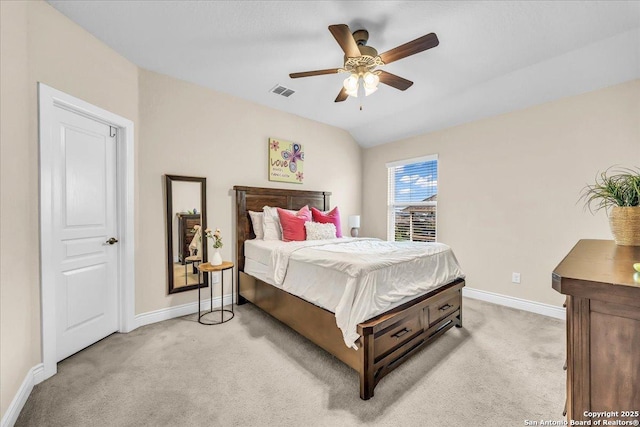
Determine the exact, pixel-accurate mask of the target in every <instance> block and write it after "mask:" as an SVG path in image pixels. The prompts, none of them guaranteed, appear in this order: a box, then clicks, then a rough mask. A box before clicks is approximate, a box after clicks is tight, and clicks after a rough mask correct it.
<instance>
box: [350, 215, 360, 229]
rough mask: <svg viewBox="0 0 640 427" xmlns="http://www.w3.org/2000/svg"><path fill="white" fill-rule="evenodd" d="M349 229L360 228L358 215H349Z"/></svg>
mask: <svg viewBox="0 0 640 427" xmlns="http://www.w3.org/2000/svg"><path fill="white" fill-rule="evenodd" d="M349 228H360V215H349Z"/></svg>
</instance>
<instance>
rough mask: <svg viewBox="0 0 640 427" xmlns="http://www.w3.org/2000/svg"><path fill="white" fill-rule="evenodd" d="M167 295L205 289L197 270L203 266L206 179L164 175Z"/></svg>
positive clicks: (203, 277)
mask: <svg viewBox="0 0 640 427" xmlns="http://www.w3.org/2000/svg"><path fill="white" fill-rule="evenodd" d="M165 192H166V199H167V212H166V215H167V282H168V283H169V293H170V294H174V293H176V292H184V291H189V290H191V289H197V288H198V286H200V287H207V286H208V284H209V283H208V277H207V275H206V274H199V271H198V269H197V266H198V265H199V264H200V263H203V262H207V241H206V237H205V236H204V230H205V229H206V228H207V199H206V193H207V179H206V178H197V177H192V176H178V175H165Z"/></svg>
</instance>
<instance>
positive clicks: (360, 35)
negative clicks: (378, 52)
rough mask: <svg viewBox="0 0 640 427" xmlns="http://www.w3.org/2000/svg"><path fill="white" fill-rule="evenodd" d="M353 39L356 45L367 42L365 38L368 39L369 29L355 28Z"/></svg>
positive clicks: (362, 44)
mask: <svg viewBox="0 0 640 427" xmlns="http://www.w3.org/2000/svg"><path fill="white" fill-rule="evenodd" d="M353 39H354V40H355V41H356V44H357V45H358V46H365V45H366V44H367V40H369V31H367V30H356V31H354V32H353Z"/></svg>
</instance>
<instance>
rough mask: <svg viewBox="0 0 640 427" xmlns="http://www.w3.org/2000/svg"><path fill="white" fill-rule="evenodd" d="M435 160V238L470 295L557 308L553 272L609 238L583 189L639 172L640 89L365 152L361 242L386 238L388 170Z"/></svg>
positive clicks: (611, 91)
mask: <svg viewBox="0 0 640 427" xmlns="http://www.w3.org/2000/svg"><path fill="white" fill-rule="evenodd" d="M426 114H427V113H426ZM433 153H437V154H439V172H438V185H439V193H440V194H438V238H439V240H440V241H441V242H443V243H447V244H449V245H451V246H452V247H453V249H454V251H455V253H456V255H457V257H458V260H459V261H460V264H461V266H462V268H463V270H464V271H465V272H466V274H467V286H469V287H472V288H477V289H481V290H485V291H490V292H495V293H499V294H504V295H509V296H513V297H518V298H524V299H527V300H531V301H538V302H541V303H549V304H555V305H560V304H561V303H562V301H563V298H562V297H561V296H560V295H559V294H558V293H556V292H555V291H553V290H552V289H551V272H552V270H553V269H554V267H555V266H556V265H557V264H558V263H559V262H560V261H561V260H562V258H563V256H564V255H565V254H566V253H567V251H569V250H570V249H571V247H572V246H573V245H574V244H575V243H576V241H577V240H579V239H583V238H596V239H611V234H610V232H609V228H608V223H607V219H606V216H605V214H604V213H599V214H597V215H595V216H592V215H591V214H590V213H589V212H584V211H583V208H582V204H581V203H577V200H578V197H579V192H580V190H581V189H582V188H583V187H584V185H585V184H587V183H590V182H592V181H593V179H594V177H595V175H596V172H597V171H602V170H604V169H606V168H607V167H609V166H611V165H615V164H620V165H628V166H640V80H636V81H633V82H629V83H625V84H621V85H617V86H614V87H610V88H606V89H602V90H598V91H595V92H591V93H587V94H584V95H580V96H575V97H571V98H565V99H561V100H558V101H555V102H551V103H547V104H543V105H539V106H536V107H532V108H528V109H526V110H522V111H516V112H512V113H508V114H504V115H501V116H497V117H492V118H489V119H485V120H481V121H477V122H474V123H468V124H464V125H461V126H457V127H454V128H450V129H446V130H443V131H439V132H434V133H430V134H425V135H420V136H417V137H413V138H409V139H406V140H402V141H399V142H395V143H390V144H386V145H381V146H378V147H373V148H370V149H367V150H364V152H363V216H362V233H363V234H364V235H369V236H376V237H382V238H386V220H387V217H386V203H387V200H386V193H385V192H384V191H380V189H381V188H386V187H387V170H386V167H385V163H386V162H389V161H393V160H401V159H407V158H412V157H417V156H423V155H427V154H433ZM512 272H520V273H521V274H522V283H521V284H519V285H516V284H512V283H511V273H512Z"/></svg>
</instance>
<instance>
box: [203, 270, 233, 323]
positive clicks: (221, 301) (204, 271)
mask: <svg viewBox="0 0 640 427" xmlns="http://www.w3.org/2000/svg"><path fill="white" fill-rule="evenodd" d="M196 268H197V269H198V270H200V271H201V272H202V274H207V273H213V272H216V271H219V272H220V308H216V309H215V310H214V309H213V281H211V280H210V281H209V286H211V307H210V309H209V311H205V312H204V313H202V314H201V312H200V283H198V323H200V324H203V325H219V324H221V323H225V322H228V321H229V320H231V319H233V316H234V312H233V263H232V262H231V261H222V264H220V265H211V264H209V263H208V262H205V263H203V264H199V265H198V266H197V267H196ZM225 270H231V310H228V309H226V308H224V272H225ZM198 282H200V281H199V280H198ZM218 311H219V312H220V320H219V321H214V320H211V321H210V322H206V321H204V320H202V318H203V317H204V316H206V315H207V314H210V313H214V312H218ZM225 312H227V313H231V317H229V318H228V319H225V318H224V313H225ZM205 320H206V319H205Z"/></svg>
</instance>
